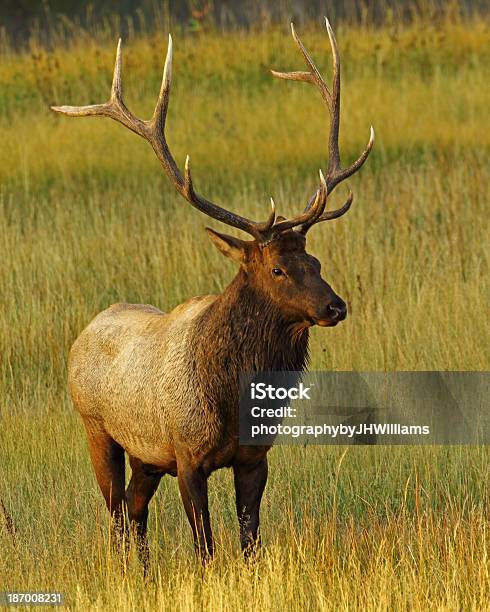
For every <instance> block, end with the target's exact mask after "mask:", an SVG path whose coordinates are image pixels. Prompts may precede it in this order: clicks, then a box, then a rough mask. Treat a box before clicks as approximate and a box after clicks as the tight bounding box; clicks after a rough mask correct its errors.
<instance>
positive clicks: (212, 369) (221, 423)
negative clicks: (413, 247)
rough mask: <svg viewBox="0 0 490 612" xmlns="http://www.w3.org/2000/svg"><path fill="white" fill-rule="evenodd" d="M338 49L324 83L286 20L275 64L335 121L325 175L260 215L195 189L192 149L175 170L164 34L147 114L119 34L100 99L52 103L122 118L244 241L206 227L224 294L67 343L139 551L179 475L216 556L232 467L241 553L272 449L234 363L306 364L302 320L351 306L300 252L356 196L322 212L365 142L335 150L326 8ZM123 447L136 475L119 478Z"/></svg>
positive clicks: (254, 523) (198, 204)
mask: <svg viewBox="0 0 490 612" xmlns="http://www.w3.org/2000/svg"><path fill="white" fill-rule="evenodd" d="M325 21H326V27H327V33H328V37H329V39H330V45H331V49H332V54H333V82H332V87H331V89H329V88H328V87H327V85H326V83H325V81H324V79H323V78H322V76H321V75H320V73H319V72H318V70H317V68H316V67H315V65H314V63H313V61H312V59H311V57H310V55H309V54H308V52H307V50H306V49H305V47H304V46H303V44H302V42H301V40H300V39H299V38H298V36H297V34H296V32H295V30H294V27H293V25H292V24H291V30H292V35H293V38H294V42H295V43H296V45H297V46H298V48H299V50H300V52H301V53H302V55H303V57H304V59H305V61H306V65H307V71H305V72H288V73H282V72H275V71H272V74H273V75H274V76H276V77H279V78H281V79H289V80H295V81H304V82H306V83H311V84H312V85H315V87H317V88H318V89H319V90H320V93H321V96H322V98H323V100H324V102H325V104H326V106H327V108H328V111H329V114H330V118H331V123H330V134H329V145H328V148H329V162H328V168H327V171H326V173H325V176H324V175H323V174H322V172H321V171H320V182H319V187H318V188H317V190H316V191H315V193H314V194H313V196H312V197H311V198H310V200H309V202H308V203H307V205H306V207H305V208H304V210H303V212H301V213H300V214H298V215H297V216H294V217H292V218H289V219H285V218H284V217H276V214H275V207H274V202H273V201H272V200H271V202H272V210H271V212H270V214H269V217H268V219H267V220H266V221H263V222H257V221H253V220H250V219H247V218H245V217H242V216H241V215H239V214H236V213H233V212H230V211H229V210H226V209H224V208H222V207H220V206H218V205H217V204H214V203H213V202H210V201H209V200H207V199H206V198H204V197H203V196H201V195H199V194H198V193H197V191H196V190H195V188H194V184H193V181H192V178H191V171H190V164H189V157H187V159H186V161H185V167H184V172H183V174H182V173H181V171H180V170H179V168H178V166H177V163H176V162H175V159H174V157H173V156H172V153H171V151H170V149H169V147H168V144H167V141H166V138H165V119H166V115H167V109H168V104H169V94H170V87H171V80H172V38H171V37H170V36H169V41H168V50H167V57H166V60H165V68H164V71H163V79H162V84H161V89H160V94H159V97H158V101H157V104H156V107H155V111H154V113H153V116H152V118H151V119H150V120H149V121H143V120H141V119H139V118H138V117H136V116H135V115H133V113H132V112H131V111H130V110H129V109H128V108H127V106H126V105H125V103H124V102H123V99H122V93H121V41H119V44H118V48H117V55H116V63H115V68H114V78H113V82H112V90H111V96H110V99H109V101H108V102H106V103H104V104H96V105H91V106H59V107H53V110H54V111H56V112H58V113H62V114H64V115H69V116H71V117H86V116H92V117H93V116H103V117H110V118H112V119H115V120H116V121H119V122H120V123H122V124H123V125H124V126H125V127H127V128H128V129H130V130H131V131H133V132H135V133H136V134H138V135H139V136H141V137H142V138H144V139H145V140H147V141H148V142H149V143H150V144H151V146H152V147H153V150H154V151H155V153H156V155H157V157H158V159H159V160H160V163H161V164H162V166H163V169H164V171H165V173H166V174H167V175H168V177H169V178H170V180H171V181H172V183H173V185H174V187H175V188H176V190H177V191H178V192H179V193H180V194H181V195H182V196H183V197H184V198H185V199H186V200H187V201H188V202H189V203H190V204H191V205H192V206H194V207H195V208H197V209H198V210H200V211H201V212H203V213H205V214H206V215H208V216H209V217H211V218H213V219H216V220H218V221H221V222H223V223H225V224H227V225H230V226H232V227H234V228H237V229H239V230H243V231H244V232H247V233H248V234H249V235H250V236H251V237H252V240H242V239H239V238H236V237H232V236H229V235H226V234H220V233H218V232H216V231H214V230H211V229H209V228H206V229H207V232H208V235H209V237H210V239H211V241H212V242H213V244H214V245H215V246H216V247H217V248H218V250H219V251H221V253H223V254H224V255H225V256H226V257H230V258H231V259H233V260H235V261H236V262H237V263H238V264H239V271H238V274H237V275H236V276H235V278H234V279H233V281H232V282H231V284H230V285H229V286H228V287H227V288H226V289H225V290H224V292H223V293H222V294H221V295H206V296H202V297H194V298H191V299H190V300H188V301H186V302H185V303H183V304H180V305H179V306H177V307H176V308H175V309H174V310H172V311H171V312H170V313H168V314H166V313H163V312H162V311H161V310H159V309H158V308H155V307H153V306H148V305H141V304H115V305H113V306H111V307H109V308H107V310H104V311H103V312H101V313H100V314H98V315H97V316H96V317H95V319H94V320H93V321H92V322H91V323H90V324H89V325H88V327H87V328H86V329H85V330H84V331H83V332H82V333H81V334H80V336H79V337H78V338H77V340H76V341H75V343H74V344H73V346H72V348H71V351H70V355H69V364H68V370H69V374H68V378H69V389H70V394H71V397H72V399H73V403H74V405H75V407H76V409H77V410H78V412H79V413H80V415H81V417H82V419H83V422H84V425H85V428H86V432H87V436H88V444H89V449H90V456H91V460H92V464H93V467H94V470H95V474H96V477H97V481H98V484H99V486H100V489H101V491H102V494H103V496H104V498H105V502H106V504H107V507H108V510H109V511H110V513H111V515H112V517H113V519H114V521H115V523H114V524H119V525H123V524H124V521H125V510H124V506H126V508H127V514H128V517H129V521H130V524H131V526H132V528H133V530H134V533H135V534H136V539H137V543H138V549H139V551H140V555H141V556H142V558H143V561H145V562H146V561H147V557H148V544H147V539H146V529H147V518H148V504H149V502H150V500H151V498H152V496H153V495H154V493H155V491H156V490H157V487H158V484H159V482H160V479H161V478H162V476H163V475H165V474H171V475H172V476H176V477H177V479H178V485H179V490H180V494H181V497H182V502H183V504H184V508H185V511H186V514H187V517H188V519H189V522H190V524H191V527H192V532H193V536H194V545H195V547H196V549H197V551H198V553H200V555H201V556H202V557H203V558H204V559H206V558H208V557H209V556H211V555H212V554H213V538H212V534H211V526H210V518H209V511H208V489H207V481H208V477H209V475H210V474H211V473H212V472H213V471H215V470H217V469H220V468H224V467H231V468H233V472H234V483H235V491H236V510H237V514H238V522H239V527H240V541H241V547H242V550H243V551H244V553H245V555H247V554H249V553H250V552H251V551H252V550H253V549H254V548H255V546H256V544H257V543H258V538H259V533H258V531H259V506H260V501H261V497H262V494H263V491H264V487H265V484H266V480H267V452H268V450H269V447H250V446H240V445H239V442H238V395H239V382H238V381H239V374H240V372H259V371H283V370H303V369H304V368H305V367H306V363H307V360H308V328H309V327H311V326H312V325H319V326H322V327H328V326H333V325H336V324H337V323H339V321H342V320H343V319H344V318H345V316H346V313H347V309H346V305H345V303H344V302H343V300H342V299H341V298H340V297H339V296H338V295H337V294H336V293H335V292H334V291H333V289H332V288H331V287H330V285H328V284H327V283H326V282H325V280H323V278H322V276H321V273H320V262H319V261H318V260H317V259H315V257H313V256H311V255H309V254H308V253H307V252H306V250H305V246H306V235H307V232H308V230H309V229H310V228H311V227H312V226H313V225H315V224H317V223H320V222H322V221H330V220H332V219H336V218H338V217H340V216H342V215H343V214H345V213H346V212H347V211H348V210H349V208H350V206H351V203H352V199H353V195H352V193H351V192H350V193H349V197H348V198H347V200H346V202H345V204H344V205H343V206H342V207H341V208H339V209H337V210H332V211H327V210H326V202H327V195H329V194H330V193H331V192H332V191H333V190H334V188H335V187H336V186H337V185H338V184H339V183H340V182H341V181H343V180H344V179H346V178H348V177H350V176H351V175H352V174H354V172H356V171H357V170H359V168H360V167H361V166H362V165H363V163H364V162H365V161H366V159H367V157H368V155H369V153H370V151H371V148H372V146H373V142H374V132H373V129H372V128H371V134H370V138H369V142H368V144H367V146H366V148H365V150H364V151H363V152H362V154H361V156H360V157H359V158H358V159H357V161H355V162H354V163H353V164H352V165H351V166H349V167H348V168H342V167H341V164H340V154H339V119H340V60H339V53H338V50H337V44H336V41H335V36H334V33H333V31H332V29H331V27H330V24H329V22H328V20H325ZM124 452H126V453H127V454H128V456H129V462H130V465H131V469H132V475H131V480H130V482H129V485H128V487H127V489H126V491H125V490H124V489H125V460H124Z"/></svg>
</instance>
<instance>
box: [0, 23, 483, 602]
mask: <svg viewBox="0 0 490 612" xmlns="http://www.w3.org/2000/svg"><path fill="white" fill-rule="evenodd" d="M336 33H337V39H338V41H339V47H340V51H341V54H342V60H343V67H344V72H343V98H342V105H343V106H342V113H343V115H342V124H341V128H342V132H341V146H342V153H343V159H344V162H345V163H346V162H347V161H349V160H352V159H353V158H354V157H356V156H357V154H358V153H359V151H360V150H361V149H362V148H363V146H364V144H365V142H366V141H367V139H368V136H369V126H370V125H371V124H373V125H374V127H375V130H376V144H375V148H374V150H373V153H372V155H371V157H370V159H369V161H368V162H367V164H366V166H365V168H363V170H362V171H361V173H360V174H359V175H358V176H356V178H355V179H353V180H352V181H351V187H352V188H353V190H354V192H355V195H356V198H355V201H354V205H353V207H352V210H351V211H350V212H349V214H348V215H346V216H345V217H344V218H343V219H342V220H340V221H338V222H334V223H331V224H328V227H327V226H326V224H325V225H324V226H320V227H318V228H315V229H313V230H312V231H311V232H310V234H311V237H309V244H310V251H311V252H313V253H315V254H316V255H317V256H318V257H319V258H320V259H321V260H322V262H323V264H324V270H325V274H324V275H325V277H326V278H327V279H328V280H329V281H330V282H331V284H332V285H333V287H334V289H335V290H336V291H337V292H338V293H339V294H340V295H341V296H342V297H344V298H345V299H346V300H347V301H348V303H349V307H350V312H351V316H350V317H348V319H347V320H346V321H345V322H344V323H343V324H342V325H340V326H338V327H336V328H335V329H331V330H325V329H323V330H322V329H317V330H314V331H313V333H312V363H311V368H312V369H333V370H351V369H354V370H437V369H444V370H486V369H488V366H489V352H488V346H489V334H488V314H487V312H488V303H489V298H490V295H489V294H490V292H489V287H488V219H489V215H488V197H489V185H490V180H489V179H490V167H489V165H488V159H489V153H490V115H489V113H488V108H489V107H490V89H489V88H488V82H489V79H490V27H489V25H488V23H485V22H484V21H483V20H478V19H475V20H474V21H472V22H471V23H464V22H462V21H450V20H448V21H447V22H445V23H441V24H439V25H438V26H437V27H435V26H432V25H430V24H428V23H424V22H422V23H414V24H413V25H411V26H406V27H404V28H401V27H400V28H392V27H390V28H388V27H386V28H384V29H378V30H370V29H366V28H355V27H349V28H347V27H337V28H336ZM302 34H303V40H304V42H305V43H306V44H307V46H308V47H309V48H310V50H311V52H312V54H313V55H314V57H315V58H317V59H318V65H319V66H320V67H321V68H322V69H326V70H328V68H329V65H330V58H329V54H328V39H327V37H326V34H325V32H324V31H323V30H322V28H321V25H319V26H318V27H312V28H311V29H309V30H307V31H304V32H302ZM112 38H113V37H112V36H109V34H107V33H106V34H105V35H103V34H101V33H99V34H98V35H97V36H90V35H88V34H86V33H82V32H80V33H79V36H78V37H77V38H76V42H74V43H72V44H69V45H67V44H61V43H60V45H59V46H57V47H55V48H54V49H53V50H52V51H51V52H49V53H48V52H46V51H45V50H43V49H42V48H40V47H39V48H38V47H37V46H36V45H35V44H32V45H31V48H30V50H29V51H25V52H13V51H11V50H10V49H9V48H8V47H5V48H3V49H2V54H1V56H0V139H1V140H0V142H1V144H2V146H1V147H0V245H1V247H0V249H1V256H2V261H1V265H0V303H1V305H2V307H1V309H0V360H1V361H0V418H1V429H0V466H1V467H0V499H2V500H3V503H4V505H5V508H6V510H7V512H8V513H9V515H10V516H11V517H12V519H13V521H14V523H15V526H16V528H17V533H16V534H12V533H11V532H10V531H9V530H8V529H7V523H6V521H5V520H3V521H2V520H0V550H1V554H0V590H14V589H23V590H35V589H46V588H49V589H56V590H60V591H62V592H64V594H65V598H66V601H67V603H68V604H69V605H70V606H72V607H73V608H78V609H83V610H87V609H108V610H109V609H111V610H112V609H121V610H124V609H128V610H129V609H131V610H154V609H159V608H160V609H169V610H170V609H179V610H193V609H195V610H200V609H205V610H210V611H211V610H213V611H214V610H237V609H239V610H241V609H255V608H258V609H261V610H264V611H265V610H277V609H292V610H300V609H301V610H305V609H322V610H339V609H345V610H347V609H362V610H375V609H376V610H378V609H381V610H394V609H414V610H426V609H437V610H457V609H464V610H483V609H489V607H488V601H490V574H489V566H490V563H489V543H490V538H489V508H490V506H489V495H488V480H489V476H490V474H489V471H490V454H489V453H488V451H487V450H486V449H484V448H475V447H468V448H456V447H452V448H396V449H395V448H389V447H385V448H383V447H380V448H360V447H351V448H349V449H348V451H347V453H346V454H345V455H344V454H343V452H344V451H343V449H339V448H336V449H333V448H318V447H317V448H306V449H303V448H284V447H282V448H277V449H274V450H273V451H272V452H271V453H270V462H271V476H270V480H269V484H268V488H267V490H266V495H265V499H264V503H263V512H262V522H263V537H264V541H265V544H266V547H265V550H264V553H263V555H262V556H261V558H260V559H258V561H257V562H256V563H255V564H252V565H250V566H246V565H244V563H243V562H242V561H241V559H240V555H239V554H238V534H237V526H236V525H235V519H234V511H233V497H232V478H231V474H229V473H227V472H223V473H219V474H216V475H214V476H213V477H212V479H211V483H210V488H211V507H212V516H213V524H214V527H215V535H216V537H217V546H218V555H217V559H216V561H215V562H213V564H212V565H211V566H210V567H209V568H208V569H207V570H206V571H202V569H201V568H200V566H199V565H198V564H197V563H196V561H195V559H194V555H193V551H192V546H191V538H190V529H189V528H188V526H187V525H186V521H185V517H184V513H183V511H182V509H181V507H180V502H179V499H178V492H177V486H176V483H175V481H174V480H172V479H167V480H165V479H164V481H163V482H162V484H161V486H160V489H159V492H158V494H157V496H156V499H155V501H154V502H153V503H152V506H151V517H150V539H151V555H152V561H153V563H152V570H151V574H150V577H149V580H148V582H147V583H144V582H143V576H142V572H141V570H140V568H139V566H138V564H137V563H136V561H135V559H133V557H131V558H130V559H129V566H130V567H129V568H126V569H127V570H128V571H125V568H121V567H120V564H119V563H118V561H117V560H116V559H115V558H113V557H112V555H111V553H110V547H109V546H107V537H108V536H107V516H106V514H105V509H104V508H103V504H102V497H101V495H100V494H99V492H98V490H97V488H96V484H95V479H94V477H93V475H92V472H91V467H90V465H89V458H88V453H87V450H86V444H85V439H84V434H83V431H82V428H81V424H80V422H79V421H78V419H77V417H76V416H75V415H74V413H73V411H72V409H71V406H70V403H69V400H68V398H67V393H66V388H65V381H66V356H67V352H68V349H69V346H70V344H71V343H72V342H73V340H74V339H75V337H76V336H77V334H78V333H79V332H80V331H81V330H82V329H83V327H84V326H85V325H86V324H87V323H88V321H89V320H90V319H91V318H92V317H93V316H94V315H95V314H96V313H97V312H98V311H100V310H101V309H103V308H105V307H106V306H108V305H109V304H111V303H114V302H116V301H121V300H124V301H130V302H142V303H152V304H154V305H156V306H159V307H160V308H162V309H164V310H167V309H170V308H172V307H173V306H174V305H176V304H178V303H179V302H180V301H182V300H184V299H186V298H188V297H190V296H192V295H197V294H203V293H212V292H216V291H219V290H221V289H223V288H224V287H225V286H226V284H227V283H228V282H229V281H230V280H231V278H232V276H233V273H234V268H233V265H232V264H231V263H229V262H228V261H225V260H223V258H222V257H220V255H219V254H218V253H217V252H216V251H215V250H214V249H213V248H212V246H211V245H210V244H209V242H208V240H207V237H206V236H205V233H204V231H203V227H204V225H207V224H208V219H207V218H205V217H204V216H202V215H200V214H199V213H198V212H197V211H195V210H193V209H192V208H191V207H190V206H189V205H188V204H187V203H185V202H184V201H181V200H180V199H178V198H177V196H176V195H175V194H174V193H173V191H172V188H171V186H170V185H169V184H168V182H167V179H166V177H165V176H164V175H163V173H162V172H161V170H160V167H159V165H158V162H157V160H156V159H154V155H153V152H152V151H151V150H150V148H149V147H148V145H146V144H145V143H144V142H143V141H141V140H140V139H138V138H137V137H136V136H134V135H132V134H130V133H129V132H127V131H126V130H124V129H123V128H122V127H120V126H117V125H116V124H114V123H113V122H110V121H109V120H94V119H78V120H74V119H67V118H63V117H59V116H55V115H53V114H51V113H50V111H49V110H48V107H49V105H50V104H53V103H57V104H85V103H91V102H102V101H104V100H105V99H106V98H107V96H108V93H109V89H110V80H111V72H112V65H113V55H114V50H115V37H114V44H112V40H111V41H109V39H112ZM165 38H166V33H164V32H162V33H161V34H160V35H158V36H153V35H151V36H150V35H148V36H147V37H145V38H134V39H132V40H130V41H128V44H127V45H126V47H125V49H124V53H125V55H124V83H125V85H126V88H125V92H126V95H125V97H126V101H127V102H128V104H129V106H130V107H131V108H132V109H133V110H134V111H135V112H137V113H139V114H142V115H144V116H148V115H150V113H151V111H152V108H153V103H154V100H155V97H156V95H157V93H158V88H159V80H160V76H161V69H162V65H163V60H164V54H165ZM174 45H175V56H174V88H173V92H172V99H171V106H170V110H169V118H168V139H169V141H170V143H171V145H172V148H173V150H174V152H175V154H176V158H177V160H179V161H181V162H182V164H183V160H184V158H185V155H186V153H190V154H191V158H192V165H193V176H194V181H195V184H196V187H197V189H198V190H199V191H200V192H202V193H204V194H206V195H207V196H208V197H210V198H211V199H214V200H216V201H219V202H222V203H223V204H224V205H226V206H227V207H229V208H231V209H233V210H236V211H239V212H242V213H243V214H248V215H251V216H254V217H260V218H264V217H265V215H266V212H267V211H268V199H269V196H270V195H273V196H274V198H275V200H276V204H277V207H278V210H279V214H285V215H287V214H291V213H293V212H297V211H298V210H299V209H300V208H301V207H302V206H303V205H304V203H305V201H306V199H307V198H308V196H309V195H310V194H311V192H312V191H313V189H314V188H315V181H316V177H317V171H318V168H319V167H320V166H323V167H325V165H326V160H325V155H326V150H327V148H326V133H327V132H326V121H327V116H326V111H325V110H324V108H323V107H322V104H321V101H320V98H319V96H318V95H317V94H316V93H315V92H314V91H313V89H312V88H310V87H308V86H306V85H301V84H298V83H284V82H280V81H276V80H274V79H272V77H270V75H269V74H268V71H267V69H268V68H269V67H273V68H277V69H302V68H303V66H302V63H301V58H300V57H299V55H298V53H297V51H296V49H295V48H294V46H293V44H292V41H291V39H290V37H289V35H288V31H287V27H286V25H285V27H284V29H281V30H271V31H270V32H257V33H249V34H240V33H234V34H219V35H218V34H211V33H209V34H203V35H200V36H196V37H192V36H184V35H178V33H176V34H175V35H174ZM341 191H342V190H341V188H339V192H341ZM341 195H343V193H339V194H338V195H336V196H334V198H333V199H334V201H335V202H339V201H340V197H341ZM332 206H333V204H332ZM209 224H210V225H213V226H214V227H216V228H218V227H219V226H218V224H215V223H213V222H211V223H209ZM0 519H1V517H0ZM4 519H5V517H4Z"/></svg>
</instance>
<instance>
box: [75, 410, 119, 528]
mask: <svg viewBox="0 0 490 612" xmlns="http://www.w3.org/2000/svg"><path fill="white" fill-rule="evenodd" d="M84 424H85V428H86V430H87V438H88V446H89V451H90V458H91V460H92V466H93V468H94V472H95V476H96V478H97V482H98V484H99V487H100V490H101V492H102V495H103V496H104V499H105V503H106V506H107V509H108V510H109V512H110V515H111V518H112V529H113V532H114V534H115V535H117V536H120V535H121V534H122V532H123V530H124V485H125V465H124V449H123V448H122V446H120V445H119V444H118V443H117V442H116V441H115V440H114V439H113V438H111V436H109V434H108V433H107V432H106V431H105V430H104V428H103V426H102V424H101V423H100V422H99V421H97V420H94V419H84Z"/></svg>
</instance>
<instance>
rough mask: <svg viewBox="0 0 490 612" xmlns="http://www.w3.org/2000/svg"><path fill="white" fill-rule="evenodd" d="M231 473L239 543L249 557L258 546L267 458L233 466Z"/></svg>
mask: <svg viewBox="0 0 490 612" xmlns="http://www.w3.org/2000/svg"><path fill="white" fill-rule="evenodd" d="M233 472H234V476H235V492H236V510H237V516H238V524H239V525H240V543H241V546H242V551H243V553H244V555H245V557H249V556H250V555H251V554H252V553H253V552H255V550H256V549H257V547H258V545H259V544H260V536H259V512H260V502H261V500H262V494H263V492H264V489H265V484H266V482H267V458H265V457H264V458H263V459H260V460H258V461H255V462H253V463H238V464H235V465H234V466H233Z"/></svg>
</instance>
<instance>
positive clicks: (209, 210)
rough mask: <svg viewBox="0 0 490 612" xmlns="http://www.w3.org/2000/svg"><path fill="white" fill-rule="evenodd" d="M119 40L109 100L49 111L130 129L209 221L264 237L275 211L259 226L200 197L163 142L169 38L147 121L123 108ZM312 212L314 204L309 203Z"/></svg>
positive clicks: (169, 77)
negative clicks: (105, 120)
mask: <svg viewBox="0 0 490 612" xmlns="http://www.w3.org/2000/svg"><path fill="white" fill-rule="evenodd" d="M121 64H122V57H121V39H119V42H118V45H117V53H116V63H115V66H114V77H113V81H112V88H111V97H110V99H109V101H108V102H105V103H104V104H94V105H91V106H52V107H51V108H52V110H54V111H55V112H57V113H62V114H64V115H69V116H71V117H89V116H92V117H93V116H102V117H110V118H111V119H114V120H115V121H119V123H122V124H123V125H124V126H125V127H127V128H128V129H130V130H131V131H132V132H134V133H135V134H138V136H141V137H142V138H144V139H145V140H147V141H148V142H149V143H150V144H151V146H152V147H153V150H154V151H155V153H156V155H157V157H158V159H159V160H160V162H161V164H162V166H163V169H164V170H165V172H166V173H167V175H168V177H169V178H170V180H171V181H172V183H173V184H174V186H175V188H176V189H177V191H178V192H179V193H180V194H181V195H182V196H183V197H184V198H185V199H186V200H187V201H188V202H190V203H191V204H192V206H194V207H195V208H197V209H198V210H200V211H201V212H203V213H205V214H207V215H208V216H210V217H212V218H213V219H217V220H218V221H222V222H223V223H226V224H228V225H231V226H233V227H236V228H238V229H241V230H243V231H245V232H247V233H249V234H251V235H252V236H254V237H255V238H257V239H261V238H262V236H263V235H264V234H267V232H268V231H269V229H270V228H271V227H272V225H273V224H274V220H275V209H274V205H272V210H271V213H270V215H269V218H268V220H267V221H265V222H263V223H259V222H255V221H251V220H250V219H246V218H245V217H242V216H240V215H237V214H235V213H232V212H230V211H228V210H226V209H224V208H221V207H220V206H218V205H217V204H213V203H212V202H210V201H209V200H206V199H205V198H204V197H202V196H200V195H199V194H198V193H196V191H195V190H194V186H193V183H192V178H191V171H190V163H189V156H187V158H186V161H185V167H184V175H183V176H182V174H181V172H180V170H179V168H178V167H177V164H176V162H175V159H174V158H173V156H172V154H171V152H170V150H169V148H168V145H167V141H166V139H165V120H166V117H167V109H168V102H169V95H170V85H171V81H172V37H171V36H170V34H169V37H168V49H167V57H166V59H165V67H164V70H163V78H162V85H161V87H160V94H159V96H158V100H157V103H156V106H155V110H154V112H153V116H152V118H151V119H150V120H149V121H143V120H141V119H139V118H138V117H136V116H135V115H133V113H132V112H131V111H130V110H129V109H128V108H127V107H126V105H125V104H124V102H123V99H122V86H121ZM312 208H313V209H314V208H315V206H314V203H313V204H312Z"/></svg>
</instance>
